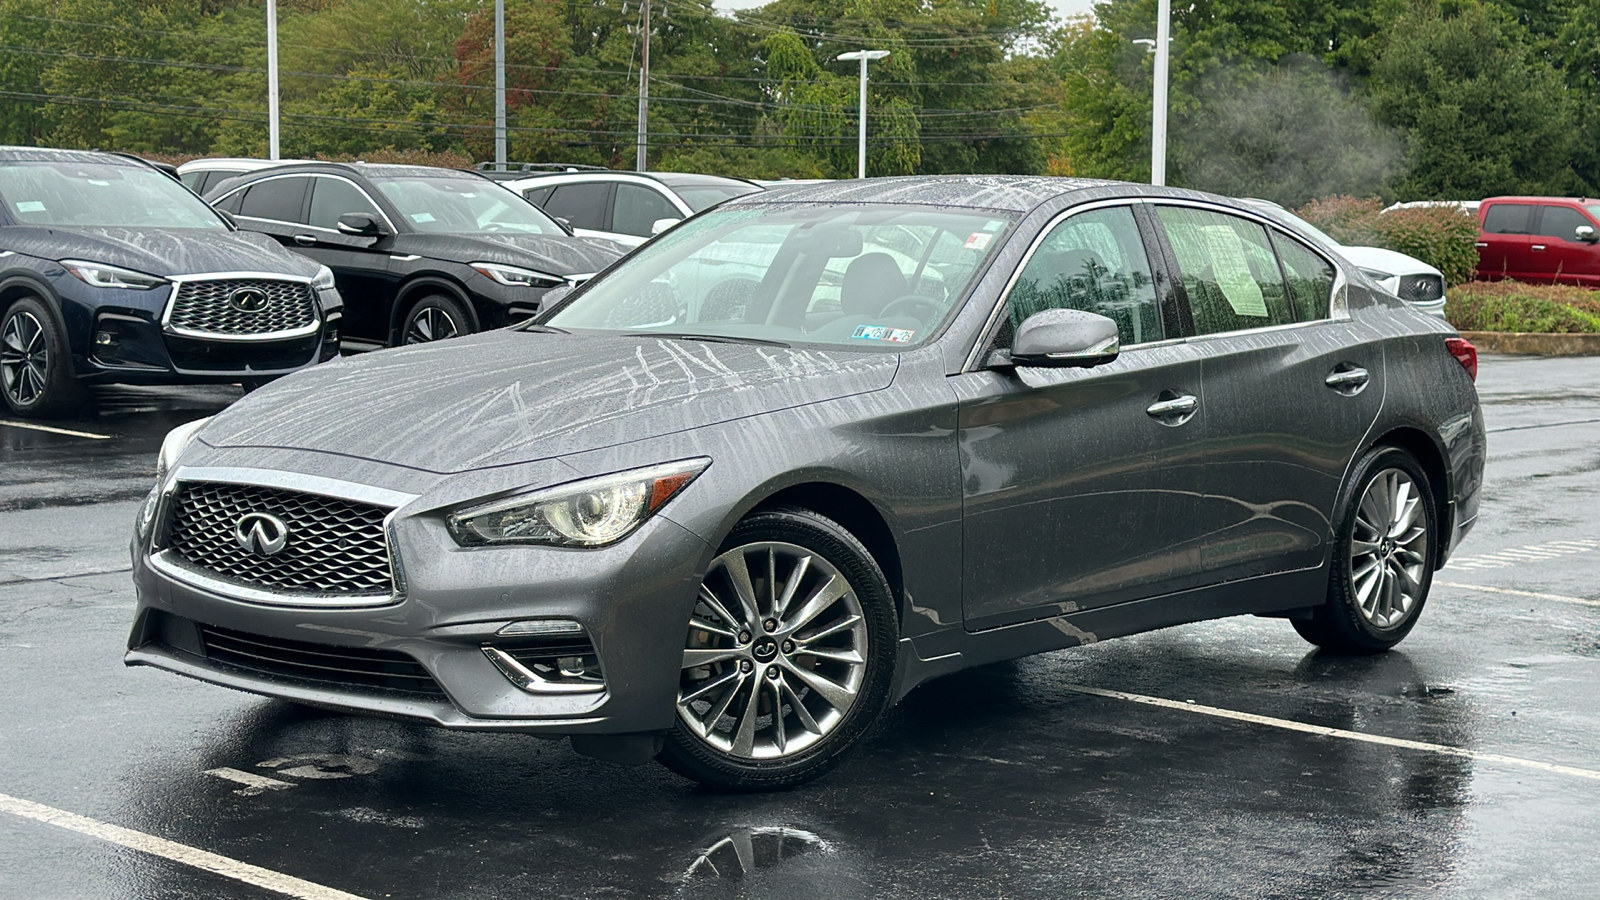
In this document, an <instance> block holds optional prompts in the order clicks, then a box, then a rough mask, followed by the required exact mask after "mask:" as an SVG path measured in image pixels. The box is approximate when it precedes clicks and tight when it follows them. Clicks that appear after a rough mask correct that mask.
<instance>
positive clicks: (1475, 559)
mask: <svg viewBox="0 0 1600 900" xmlns="http://www.w3.org/2000/svg"><path fill="white" fill-rule="evenodd" d="M1596 550H1600V541H1597V540H1594V539H1592V538H1581V539H1579V540H1574V541H1546V542H1545V543H1543V544H1528V545H1526V546H1522V547H1508V548H1506V549H1504V550H1497V551H1495V552H1494V553H1485V554H1483V555H1482V556H1457V557H1453V558H1452V559H1451V560H1450V562H1449V563H1447V564H1446V565H1445V567H1444V568H1445V571H1459V570H1461V569H1504V568H1506V567H1508V566H1519V565H1522V564H1523V563H1526V562H1532V561H1537V560H1544V559H1554V558H1555V557H1558V556H1571V555H1572V554H1574V553H1593V552H1595V551H1596Z"/></svg>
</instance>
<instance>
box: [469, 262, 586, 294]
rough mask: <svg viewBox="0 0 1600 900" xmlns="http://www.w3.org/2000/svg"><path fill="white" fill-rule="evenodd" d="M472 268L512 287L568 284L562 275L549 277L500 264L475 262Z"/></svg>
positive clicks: (542, 273) (541, 273) (530, 270)
mask: <svg viewBox="0 0 1600 900" xmlns="http://www.w3.org/2000/svg"><path fill="white" fill-rule="evenodd" d="M472 268H473V269H475V270H476V271H477V272H478V273H479V274H481V275H483V276H484V277H486V278H492V279H494V280H495V281H496V282H498V283H500V284H504V285H507V286H510V287H547V288H548V287H557V286H558V285H563V284H566V283H567V280H566V279H565V278H562V277H561V276H560V275H547V274H545V273H544V272H535V271H533V270H532V269H519V268H517V267H516V266H503V265H501V264H499V263H486V262H475V263H473V264H472Z"/></svg>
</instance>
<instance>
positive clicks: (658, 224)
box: [650, 219, 683, 237]
mask: <svg viewBox="0 0 1600 900" xmlns="http://www.w3.org/2000/svg"><path fill="white" fill-rule="evenodd" d="M682 221H683V220H682V219H657V220H655V221H654V222H651V223H650V235H651V237H654V236H655V235H658V234H660V233H661V232H663V231H666V230H667V229H668V228H671V227H672V226H674V225H676V224H678V223H679V222H682Z"/></svg>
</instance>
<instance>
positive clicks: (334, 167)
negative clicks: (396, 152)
mask: <svg viewBox="0 0 1600 900" xmlns="http://www.w3.org/2000/svg"><path fill="white" fill-rule="evenodd" d="M402 179H409V180H415V181H428V180H433V181H442V180H445V179H450V180H454V181H458V182H462V183H470V182H481V185H482V189H483V190H484V191H485V192H491V191H492V192H496V193H497V194H502V195H504V197H505V198H506V200H507V201H508V202H515V203H516V204H518V205H521V206H526V207H527V208H528V209H530V210H535V215H537V216H538V218H539V219H541V220H543V222H544V223H546V224H547V232H546V233H532V234H519V233H512V232H508V231H500V232H491V231H485V230H483V229H481V228H476V227H475V226H474V227H472V228H468V227H466V225H465V224H463V227H462V228H460V229H459V230H438V228H437V227H435V223H434V222H433V220H432V219H431V215H432V214H431V213H428V212H423V211H417V210H413V211H412V215H411V216H408V215H406V213H405V212H404V211H403V210H401V209H400V208H399V207H398V206H396V202H395V200H394V199H393V198H391V196H390V195H389V194H388V193H387V192H386V191H385V188H384V185H385V184H388V183H393V182H394V181H396V180H402ZM334 189H337V190H338V191H340V192H341V194H340V196H343V197H349V198H352V199H351V200H350V201H348V202H344V203H342V205H333V206H325V205H324V204H323V203H322V202H321V201H320V199H319V196H318V194H319V192H325V191H332V190H334ZM252 191H256V192H269V191H270V192H276V193H281V194H282V196H274V197H272V198H271V199H270V200H267V201H261V203H260V204H259V206H258V201H257V200H256V199H254V198H253V197H252V195H251V193H250V192H252ZM263 196H265V195H263ZM207 200H209V201H210V202H211V203H212V204H213V205H215V206H216V207H217V208H218V209H221V210H224V211H225V212H228V213H229V214H230V215H232V216H233V217H234V218H235V219H236V220H237V221H238V222H239V224H240V226H241V227H243V228H246V229H248V230H250V231H254V232H257V233H260V234H262V235H265V236H268V237H270V238H271V239H273V240H275V241H277V242H278V243H280V244H282V245H283V246H284V247H286V248H287V249H289V250H292V251H294V252H296V253H299V254H303V255H305V256H307V257H309V258H311V259H313V260H315V261H317V262H319V263H322V264H323V265H326V266H328V267H329V268H330V269H332V270H333V272H334V276H335V278H336V279H337V281H338V284H339V287H340V291H341V292H342V293H343V294H344V296H345V301H346V321H345V335H346V337H347V338H349V339H353V340H355V341H359V342H366V343H371V344H378V345H391V344H398V343H404V342H406V339H407V337H406V333H405V329H406V324H407V323H406V322H405V319H406V318H407V315H408V313H409V312H410V311H411V309H412V307H413V306H415V304H416V303H417V302H418V301H420V300H423V299H425V298H428V297H430V296H443V297H447V298H450V301H451V302H452V303H454V304H457V305H456V306H455V307H453V308H452V309H451V313H452V314H457V313H458V314H460V315H464V316H465V317H466V319H467V321H464V322H459V323H454V325H455V327H456V328H457V331H456V332H455V333H461V334H465V333H469V332H476V331H482V330H485V329H490V328H500V327H503V326H505V325H507V324H510V323H512V322H515V321H521V320H525V319H527V318H530V317H532V316H533V315H535V314H537V313H538V312H539V310H540V308H541V301H540V298H541V297H542V296H543V295H544V293H545V292H546V291H548V290H550V289H551V288H553V287H557V286H561V285H572V284H579V283H582V281H583V280H584V279H587V278H589V277H590V276H592V275H593V274H594V273H595V272H598V271H600V270H601V269H603V268H605V267H606V266H607V265H609V264H611V263H612V262H613V261H615V260H616V259H617V258H618V257H619V256H621V255H622V253H623V250H624V248H623V247H621V246H620V245H617V244H615V243H613V242H611V241H606V240H603V239H598V238H584V237H577V236H574V235H572V234H570V233H568V232H567V231H566V230H565V229H563V228H562V227H561V226H560V225H558V224H557V223H555V222H554V221H553V220H550V219H548V217H546V216H544V215H543V214H542V213H537V212H536V208H535V207H533V206H532V204H527V203H526V201H525V200H523V199H522V198H521V197H520V196H519V195H517V194H515V193H513V192H511V191H506V190H504V189H502V188H500V187H499V186H498V185H497V184H495V183H494V182H493V181H491V180H490V179H487V178H484V177H482V176H480V175H477V174H474V173H470V172H461V171H456V170H454V169H437V168H432V167H426V166H401V165H376V164H372V165H369V164H362V163H356V164H351V163H311V164H295V165H280V166H274V167H272V168H271V169H266V170H261V171H258V172H254V173H248V174H246V175H242V176H239V177H235V178H230V179H228V180H227V181H224V182H222V183H221V184H220V185H219V186H217V187H214V188H213V189H212V191H211V192H210V193H209V194H208V195H207ZM344 213H360V214H368V215H370V216H371V218H372V219H373V220H374V225H375V230H374V231H372V233H369V234H356V233H349V232H346V231H341V230H340V229H339V227H338V225H337V219H338V217H339V216H340V215H342V214H344ZM416 217H421V218H423V219H425V220H426V221H414V218H416ZM422 225H427V226H428V227H419V226H422ZM491 227H492V226H491ZM482 263H487V264H490V265H491V266H500V267H507V268H509V269H513V270H517V271H519V272H525V273H531V275H530V277H529V278H528V282H527V283H521V284H508V283H506V282H505V281H504V280H503V279H497V278H495V277H492V276H490V275H487V274H485V273H484V272H483V271H481V266H479V265H478V264H482Z"/></svg>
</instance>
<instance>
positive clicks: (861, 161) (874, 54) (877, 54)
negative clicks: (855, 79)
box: [834, 0, 1165, 178]
mask: <svg viewBox="0 0 1600 900" xmlns="http://www.w3.org/2000/svg"><path fill="white" fill-rule="evenodd" d="M1163 2H1165V0H1163ZM888 55H889V51H887V50H852V51H850V52H849V53H841V54H839V55H838V56H835V57H834V59H836V60H839V61H840V62H850V61H853V60H858V59H859V60H861V127H860V128H859V130H858V133H857V135H856V177H857V178H865V177H867V60H869V59H883V58H884V57H885V56H888Z"/></svg>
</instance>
